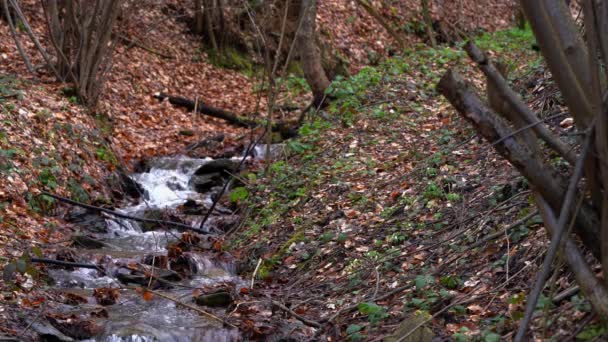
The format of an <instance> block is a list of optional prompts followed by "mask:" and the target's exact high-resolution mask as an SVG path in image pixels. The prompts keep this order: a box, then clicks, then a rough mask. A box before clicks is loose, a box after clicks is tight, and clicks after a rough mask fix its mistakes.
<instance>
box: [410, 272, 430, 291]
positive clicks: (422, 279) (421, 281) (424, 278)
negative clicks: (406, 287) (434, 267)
mask: <svg viewBox="0 0 608 342" xmlns="http://www.w3.org/2000/svg"><path fill="white" fill-rule="evenodd" d="M432 281H433V277H431V276H428V275H419V276H417V277H416V279H415V280H414V283H415V284H416V290H417V291H420V290H421V289H422V288H423V287H425V286H426V285H427V284H430V283H431V282H432Z"/></svg>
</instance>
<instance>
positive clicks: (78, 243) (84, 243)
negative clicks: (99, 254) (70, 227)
mask: <svg viewBox="0 0 608 342" xmlns="http://www.w3.org/2000/svg"><path fill="white" fill-rule="evenodd" d="M72 246H74V247H78V248H87V249H99V248H104V247H108V246H109V245H108V244H107V243H105V242H103V241H101V240H99V239H97V238H94V237H92V236H88V235H82V234H77V235H73V236H72Z"/></svg>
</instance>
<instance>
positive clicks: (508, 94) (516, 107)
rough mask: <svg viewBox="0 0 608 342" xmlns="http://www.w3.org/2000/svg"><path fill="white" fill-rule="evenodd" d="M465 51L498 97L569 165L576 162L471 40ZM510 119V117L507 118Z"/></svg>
mask: <svg viewBox="0 0 608 342" xmlns="http://www.w3.org/2000/svg"><path fill="white" fill-rule="evenodd" d="M464 49H465V51H466V52H467V53H468V54H469V57H471V59H472V60H473V61H474V62H475V63H477V65H478V66H479V68H480V69H481V71H483V73H484V74H485V75H486V77H487V79H488V82H489V83H490V84H491V85H492V86H493V87H494V89H496V90H497V94H498V95H499V96H500V98H501V99H502V100H503V101H505V102H506V103H508V104H509V106H510V108H511V109H512V111H511V112H512V113H513V114H514V115H517V116H518V117H519V118H520V119H522V120H523V121H524V122H525V123H526V124H534V125H533V126H531V128H532V130H533V131H534V132H535V133H536V134H538V136H539V137H540V138H541V139H542V140H544V141H545V142H546V143H547V145H548V146H549V147H550V148H552V149H553V150H555V151H556V152H558V153H559V154H560V155H561V156H562V157H564V159H566V160H567V161H568V162H569V163H570V164H571V165H574V163H575V162H576V154H575V153H574V151H573V149H572V148H571V147H570V146H568V145H567V144H565V143H564V142H562V141H561V140H559V138H557V137H555V136H554V135H553V133H551V131H550V130H549V129H548V128H547V126H545V125H544V124H543V123H542V122H541V121H539V120H538V118H537V117H536V115H535V114H534V113H533V112H532V111H531V110H530V108H529V107H528V106H527V105H526V104H525V103H524V102H523V101H522V100H521V99H520V98H519V96H518V95H517V93H515V92H514V91H513V89H511V87H509V85H508V84H507V81H506V80H505V79H504V77H503V76H502V75H501V74H500V72H499V71H498V70H497V69H496V68H495V67H494V65H493V64H492V63H491V62H490V60H489V59H488V58H487V57H486V55H485V54H484V53H483V52H482V51H481V50H480V49H479V48H478V47H477V46H476V45H475V44H474V43H473V42H471V41H469V42H468V43H467V44H466V45H465V46H464ZM509 119H510V118H509Z"/></svg>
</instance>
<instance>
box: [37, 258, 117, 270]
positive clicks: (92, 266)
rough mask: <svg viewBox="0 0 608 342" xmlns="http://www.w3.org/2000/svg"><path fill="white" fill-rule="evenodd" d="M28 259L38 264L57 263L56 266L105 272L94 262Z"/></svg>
mask: <svg viewBox="0 0 608 342" xmlns="http://www.w3.org/2000/svg"><path fill="white" fill-rule="evenodd" d="M30 261H31V262H34V263H38V264H49V265H57V266H63V267H77V268H90V269H94V270H98V271H101V272H105V271H104V269H103V268H102V267H101V266H99V265H95V264H84V263H79V262H69V261H61V260H54V259H46V258H31V259H30Z"/></svg>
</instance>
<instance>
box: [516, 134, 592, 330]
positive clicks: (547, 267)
mask: <svg viewBox="0 0 608 342" xmlns="http://www.w3.org/2000/svg"><path fill="white" fill-rule="evenodd" d="M592 127H593V126H592ZM593 136H594V134H593V131H590V132H589V133H588V135H587V139H586V141H585V144H584V146H583V149H582V151H581V154H580V155H579V157H578V160H577V161H576V165H575V166H574V172H573V174H572V178H571V179H570V184H568V190H567V191H566V195H565V197H564V201H563V203H562V207H561V211H560V215H559V219H558V222H557V226H556V227H555V231H554V232H553V236H552V238H551V244H550V245H549V250H548V252H547V255H546V256H545V260H544V261H543V266H542V268H541V270H540V272H539V273H538V276H537V278H536V282H535V284H534V288H533V289H532V291H531V292H530V294H529V295H528V299H527V302H526V311H525V314H524V318H523V319H522V321H521V323H520V325H519V328H518V330H517V334H516V335H515V339H514V341H515V342H521V341H523V339H524V337H525V334H526V330H528V325H529V324H530V321H531V320H532V314H533V313H534V308H535V307H536V302H537V301H538V297H539V296H540V293H541V291H542V289H543V287H544V285H545V281H546V280H547V276H548V275H549V272H551V265H552V264H553V259H554V258H555V255H556V254H557V251H558V248H559V246H560V244H561V240H562V236H563V235H564V232H565V231H566V229H565V228H566V223H567V222H568V218H569V217H570V211H571V207H572V203H573V201H574V197H575V195H576V192H577V185H578V182H579V180H580V179H581V177H582V176H583V169H584V165H585V158H586V157H587V154H588V153H589V150H590V148H591V144H592V141H593V139H592V137H593ZM574 215H576V213H574Z"/></svg>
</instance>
